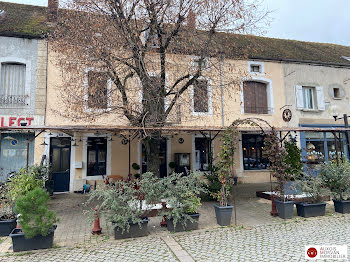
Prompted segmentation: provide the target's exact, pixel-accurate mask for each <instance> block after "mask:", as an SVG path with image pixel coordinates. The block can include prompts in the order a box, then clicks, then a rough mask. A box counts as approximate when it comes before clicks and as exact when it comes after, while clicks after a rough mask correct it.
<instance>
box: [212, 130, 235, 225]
mask: <svg viewBox="0 0 350 262" xmlns="http://www.w3.org/2000/svg"><path fill="white" fill-rule="evenodd" d="M237 137H238V134H237V129H236V127H235V125H234V124H232V125H231V126H230V127H228V128H227V129H226V131H225V133H224V135H223V137H222V139H221V141H222V145H221V148H220V152H219V159H220V160H219V163H218V165H217V168H218V169H217V174H218V179H219V181H220V190H219V191H218V192H216V193H213V194H212V195H213V197H214V198H216V199H217V200H218V201H219V205H217V204H214V209H215V215H216V220H217V223H218V224H219V225H220V226H229V225H230V224H231V217H232V211H233V206H232V205H229V204H228V198H229V197H230V195H231V187H232V185H233V184H234V171H233V168H234V153H235V151H236V143H237Z"/></svg>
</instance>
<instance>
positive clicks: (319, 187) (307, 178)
mask: <svg viewBox="0 0 350 262" xmlns="http://www.w3.org/2000/svg"><path fill="white" fill-rule="evenodd" d="M298 185H299V186H300V188H301V190H302V191H303V192H304V193H306V195H307V197H308V198H309V199H310V202H311V203H318V202H321V201H322V197H323V196H326V195H328V193H329V191H328V190H327V189H326V188H325V186H324V184H323V181H322V179H321V177H320V176H316V175H313V174H304V176H303V178H302V179H301V180H300V181H298Z"/></svg>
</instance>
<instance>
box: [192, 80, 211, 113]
mask: <svg viewBox="0 0 350 262" xmlns="http://www.w3.org/2000/svg"><path fill="white" fill-rule="evenodd" d="M193 111H194V112H196V113H208V112H209V92H208V80H206V79H199V80H196V81H195V83H194V85H193Z"/></svg>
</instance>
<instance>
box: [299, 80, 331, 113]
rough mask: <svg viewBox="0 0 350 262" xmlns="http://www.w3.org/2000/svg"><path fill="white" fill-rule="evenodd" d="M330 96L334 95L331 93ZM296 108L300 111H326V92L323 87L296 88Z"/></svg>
mask: <svg viewBox="0 0 350 262" xmlns="http://www.w3.org/2000/svg"><path fill="white" fill-rule="evenodd" d="M330 95H333V94H332V93H330ZM295 99H296V101H295V102H296V108H297V109H300V110H319V111H323V110H325V109H326V105H325V99H324V92H323V87H322V86H301V85H298V86H296V87H295Z"/></svg>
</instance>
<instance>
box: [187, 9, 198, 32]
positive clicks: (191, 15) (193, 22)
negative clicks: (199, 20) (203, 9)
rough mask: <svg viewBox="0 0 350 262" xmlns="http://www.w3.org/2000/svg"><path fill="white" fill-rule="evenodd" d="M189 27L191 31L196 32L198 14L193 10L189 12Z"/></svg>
mask: <svg viewBox="0 0 350 262" xmlns="http://www.w3.org/2000/svg"><path fill="white" fill-rule="evenodd" d="M187 27H188V29H189V30H196V27H197V26H196V14H195V13H194V12H193V11H192V9H191V10H190V11H189V12H188V16H187Z"/></svg>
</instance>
